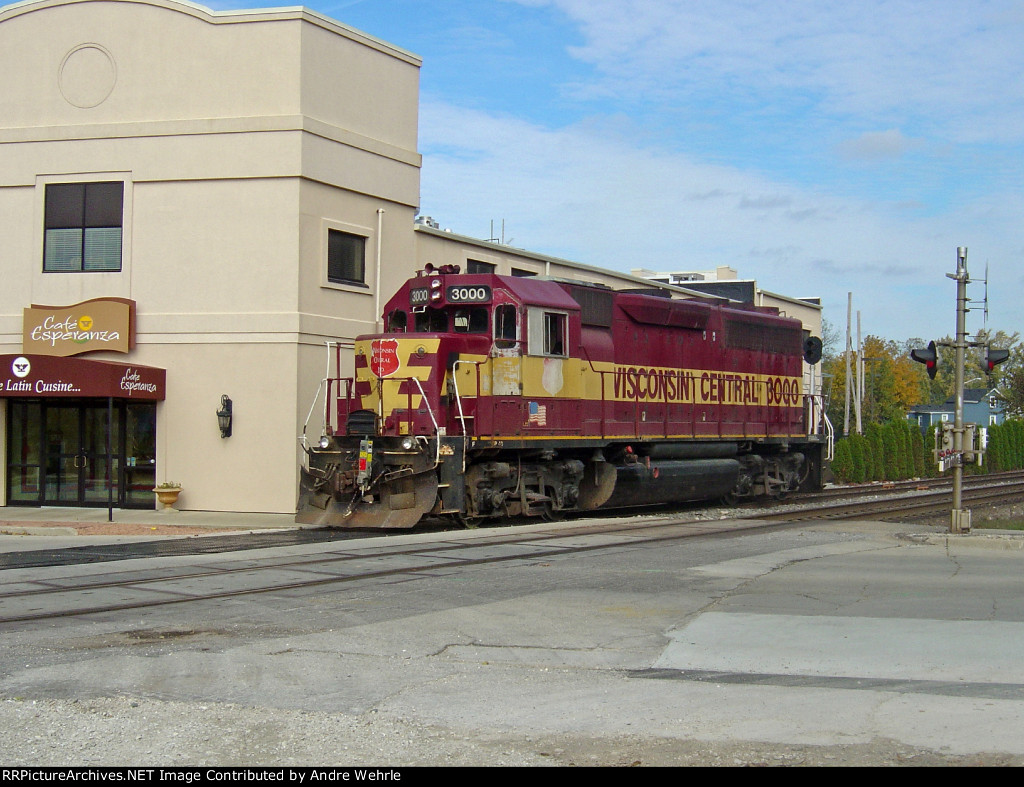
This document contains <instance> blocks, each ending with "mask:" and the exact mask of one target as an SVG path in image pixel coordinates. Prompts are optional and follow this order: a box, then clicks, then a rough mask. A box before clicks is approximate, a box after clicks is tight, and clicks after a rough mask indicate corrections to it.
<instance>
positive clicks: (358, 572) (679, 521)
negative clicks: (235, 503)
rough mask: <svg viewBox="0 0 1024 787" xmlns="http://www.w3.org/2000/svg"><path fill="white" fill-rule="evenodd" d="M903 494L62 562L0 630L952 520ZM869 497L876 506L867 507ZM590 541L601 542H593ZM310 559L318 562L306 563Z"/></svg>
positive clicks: (995, 494)
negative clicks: (692, 541) (820, 530)
mask: <svg viewBox="0 0 1024 787" xmlns="http://www.w3.org/2000/svg"><path fill="white" fill-rule="evenodd" d="M902 486H903V488H902V489H894V488H889V487H881V488H879V487H877V486H874V487H861V488H844V489H843V490H842V491H841V493H840V494H832V495H826V496H824V497H825V498H833V499H836V500H837V502H834V503H826V504H823V503H822V498H821V497H818V496H811V497H809V498H808V499H806V501H805V502H802V503H801V504H799V505H790V506H787V510H784V511H765V510H759V511H757V512H751V513H750V514H747V515H744V516H740V517H737V518H731V519H725V520H718V519H715V520H706V519H705V520H701V519H696V518H695V517H694V514H693V513H692V511H691V512H689V513H687V512H676V513H673V514H668V515H661V516H651V515H649V514H648V515H646V516H643V517H636V518H633V519H628V520H625V521H623V520H622V519H621V518H619V519H617V520H611V519H608V520H593V519H591V520H586V521H579V522H577V523H563V524H561V525H557V526H551V527H550V528H544V527H536V526H535V527H531V528H530V529H528V530H527V529H526V528H524V529H522V530H516V529H504V528H503V529H501V530H495V531H493V532H490V533H489V532H487V531H486V530H480V531H475V532H473V533H471V534H466V535H464V536H460V535H459V534H457V533H455V534H453V533H447V534H444V533H437V534H416V536H417V540H416V542H415V543H413V542H412V541H411V539H402V538H393V539H390V540H387V541H385V542H383V543H381V542H380V541H376V542H375V543H373V544H372V545H370V544H369V543H365V542H364V543H361V542H360V540H352V539H349V540H344V539H334V538H332V537H331V536H332V535H333V534H331V533H322V532H321V537H320V538H319V539H318V538H316V537H315V536H314V535H313V534H315V533H316V531H299V532H300V533H303V534H304V535H303V536H301V537H299V538H298V539H296V540H292V541H291V542H290V543H289V542H288V541H285V540H278V541H276V542H274V541H273V540H268V539H266V538H264V539H263V540H262V541H261V542H260V546H263V547H269V546H272V545H276V546H288V547H291V548H293V549H294V550H296V551H298V552H300V554H290V555H281V554H269V555H249V556H244V555H243V556H239V555H238V553H231V556H230V557H227V558H226V559H224V558H220V557H219V556H218V555H217V554H216V552H218V551H219V550H218V549H215V548H212V545H211V544H210V542H211V541H212V540H213V539H198V540H196V543H195V546H194V550H193V552H192V553H191V554H189V553H184V554H185V556H191V557H194V558H196V560H197V561H199V562H191V563H185V564H182V563H181V562H180V561H178V562H176V563H174V564H169V561H159V563H158V564H157V562H156V561H148V560H147V561H145V562H144V563H141V564H139V565H130V566H124V567H123V568H121V569H119V570H115V571H112V572H110V571H106V572H104V573H98V572H97V571H96V569H97V566H96V565H95V562H93V564H92V565H86V566H80V565H78V564H77V563H76V562H70V563H63V564H62V563H60V562H55V561H51V562H49V563H44V564H42V565H43V566H49V567H51V568H53V569H55V570H53V571H47V572H40V571H39V570H38V568H39V564H34V567H33V568H31V569H29V568H28V566H29V565H33V564H25V565H24V566H23V567H22V568H20V569H18V568H14V567H10V566H9V567H8V570H7V571H3V572H0V598H2V599H3V602H2V606H0V625H3V624H14V623H25V622H32V621H42V620H49V619H55V618H62V617H77V616H83V615H98V614H103V613H111V612H118V611H124V610H132V609H141V608H147V607H161V606H167V605H173V604H186V603H196V602H209V601H215V600H223V599H230V598H235V597H241V596H247V595H254V594H259V593H272V592H278V593H279V592H290V591H302V590H307V589H314V588H317V587H327V586H331V585H340V584H344V583H358V582H364V583H365V582H388V581H394V580H399V581H404V579H407V578H409V577H412V576H415V575H417V574H423V573H435V572H439V571H441V572H444V571H453V570H458V569H460V568H466V567H469V566H476V565H483V564H488V563H501V562H513V561H526V562H531V561H537V560H545V559H551V558H558V557H565V556H568V555H571V554H573V553H579V552H589V551H594V550H600V549H609V548H621V547H623V546H635V545H637V544H641V543H655V542H659V541H661V542H666V541H678V540H682V539H687V538H693V537H696V536H709V535H719V534H736V533H740V532H751V531H756V530H767V529H771V528H777V527H779V526H784V525H785V524H787V523H789V524H794V525H796V524H800V523H802V522H806V521H810V520H842V519H865V518H869V519H871V518H876V519H881V518H885V519H908V518H913V517H914V516H915V515H916V516H920V515H921V514H923V513H926V512H934V511H941V510H943V509H946V510H948V508H949V505H950V497H949V489H948V487H949V484H948V483H946V484H942V483H941V482H940V483H939V484H938V485H935V484H929V483H915V482H912V483H911V484H909V485H907V484H905V485H902ZM922 487H923V488H922ZM834 491H839V490H834ZM858 496H859V497H865V496H870V497H872V498H873V499H871V500H857V499H856V498H857V497H858ZM851 497H852V498H854V499H850V498H851ZM841 498H845V499H841ZM963 499H964V502H965V504H973V505H984V504H990V503H992V502H994V501H995V502H1002V501H1005V500H1007V499H1009V500H1014V501H1020V500H1021V499H1024V474H1016V477H1009V476H1007V477H1001V478H996V479H994V480H993V478H992V477H986V476H979V477H975V478H972V479H971V480H970V482H969V483H968V484H967V485H966V489H965V491H964V498H963ZM282 535H284V534H282ZM363 535H364V536H365V535H366V534H363ZM375 535H376V534H375ZM581 536H588V537H590V538H587V539H586V540H585V541H584V540H582V539H581ZM593 536H600V538H596V539H595V538H593ZM224 540H228V539H226V538H225V539H224ZM236 543H237V542H236ZM184 546H186V545H184V544H182V543H181V542H178V546H177V547H176V549H177V552H176V557H181V556H183V553H182V552H181V551H180V550H181V549H182V548H183V547H184ZM223 548H224V549H226V548H227V547H223ZM235 548H236V549H237V548H240V546H236V547H235ZM69 551H70V550H69ZM303 551H305V552H306V553H305V554H301V552H303ZM197 553H199V554H197ZM211 553H213V554H211ZM129 556H130V555H129ZM94 557H95V556H94ZM123 557H124V556H121V558H122V559H123ZM67 569H71V570H70V571H68V570H67ZM75 572H78V573H75Z"/></svg>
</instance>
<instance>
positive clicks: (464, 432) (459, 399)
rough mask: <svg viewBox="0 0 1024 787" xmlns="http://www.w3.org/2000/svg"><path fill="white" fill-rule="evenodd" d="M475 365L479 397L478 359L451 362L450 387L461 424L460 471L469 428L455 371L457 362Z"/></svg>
mask: <svg viewBox="0 0 1024 787" xmlns="http://www.w3.org/2000/svg"><path fill="white" fill-rule="evenodd" d="M460 363H461V364H465V365H467V366H475V367H476V390H477V394H478V398H479V392H480V365H481V362H480V361H463V360H461V359H460V360H457V361H455V363H453V364H452V387H453V388H454V389H455V404H456V405H457V406H458V408H459V422H460V423H461V424H462V472H463V473H465V472H466V453H467V451H466V448H467V447H468V445H469V430H467V429H466V414H465V413H464V412H463V410H462V395H461V394H460V393H459V378H458V375H457V374H456V373H455V370H456V369H457V368H458V366H459V364H460Z"/></svg>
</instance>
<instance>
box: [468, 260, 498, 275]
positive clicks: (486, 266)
mask: <svg viewBox="0 0 1024 787" xmlns="http://www.w3.org/2000/svg"><path fill="white" fill-rule="evenodd" d="M496 267H498V266H497V265H495V264H494V263H491V262H484V261H483V260H466V273H494V269H495V268H496Z"/></svg>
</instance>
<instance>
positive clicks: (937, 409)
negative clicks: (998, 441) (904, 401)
mask: <svg viewBox="0 0 1024 787" xmlns="http://www.w3.org/2000/svg"><path fill="white" fill-rule="evenodd" d="M907 418H908V419H909V420H910V421H912V422H914V423H916V424H917V425H918V426H919V427H921V430H922V431H925V430H927V429H928V427H929V426H931V425H932V424H938V423H942V422H943V421H949V422H950V423H952V422H953V421H955V420H956V398H955V397H953V396H951V397H949V398H948V399H947V400H946V401H945V402H943V403H942V404H916V405H914V406H913V407H912V408H911V409H910V412H909V413H907ZM1005 420H1006V402H1005V401H1004V400H1003V398H1002V397H1001V396H1000V395H999V391H998V390H996V389H995V388H967V389H965V390H964V423H965V424H978V425H979V426H996V425H998V424H1001V423H1002V422H1003V421H1005Z"/></svg>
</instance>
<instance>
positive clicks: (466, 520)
mask: <svg viewBox="0 0 1024 787" xmlns="http://www.w3.org/2000/svg"><path fill="white" fill-rule="evenodd" d="M452 521H453V522H455V523H456V524H457V525H459V527H462V528H465V529H466V530H476V529H477V528H478V527H480V523H481V522H483V518H482V517H478V516H467V515H466V514H452Z"/></svg>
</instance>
